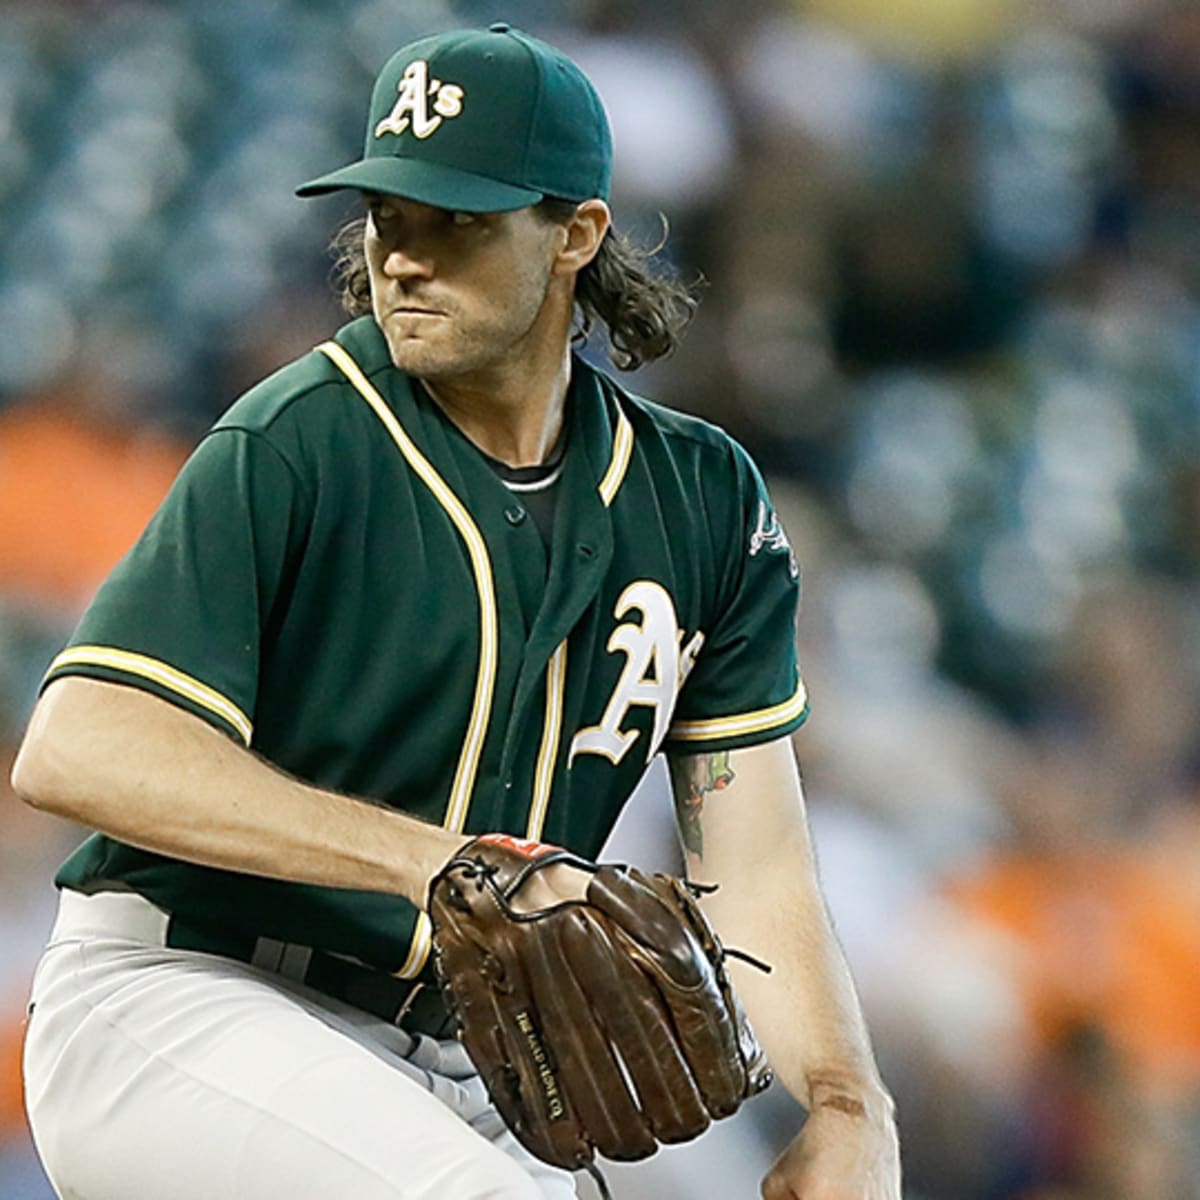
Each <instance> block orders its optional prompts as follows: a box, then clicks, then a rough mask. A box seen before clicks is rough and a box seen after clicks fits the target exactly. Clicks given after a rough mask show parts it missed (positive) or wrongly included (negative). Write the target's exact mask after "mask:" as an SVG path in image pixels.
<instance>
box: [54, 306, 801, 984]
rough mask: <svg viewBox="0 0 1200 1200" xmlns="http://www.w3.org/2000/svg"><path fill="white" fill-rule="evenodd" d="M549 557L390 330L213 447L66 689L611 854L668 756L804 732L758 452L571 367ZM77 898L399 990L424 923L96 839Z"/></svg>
mask: <svg viewBox="0 0 1200 1200" xmlns="http://www.w3.org/2000/svg"><path fill="white" fill-rule="evenodd" d="M568 401H569V402H568V417H567V428H566V435H565V436H566V438H567V442H566V454H565V458H564V463H563V469H562V476H561V480H560V482H559V484H558V485H557V486H558V487H559V489H560V491H559V494H558V497H557V506H556V511H555V518H554V525H553V530H552V536H551V538H550V543H549V546H547V544H546V542H545V541H544V540H543V538H542V537H541V535H540V534H539V532H538V530H537V529H536V527H535V524H534V522H533V521H532V520H531V519H528V512H527V509H526V506H525V505H524V503H522V501H521V500H520V498H519V495H517V494H514V493H513V492H511V491H510V490H508V489H507V488H506V487H505V486H504V484H503V482H502V481H501V480H500V479H499V478H498V477H497V475H496V473H495V471H494V470H493V469H492V468H491V467H490V466H489V465H488V463H487V461H486V460H485V458H484V456H483V455H482V454H481V453H480V451H479V450H477V449H476V448H475V447H474V446H473V445H472V444H471V442H469V441H468V440H467V438H466V437H465V436H464V435H463V434H462V433H461V432H460V431H459V430H458V428H457V427H456V426H455V425H454V424H453V423H452V422H451V421H450V420H449V419H448V418H447V417H446V416H445V414H444V413H443V412H442V410H441V409H440V408H439V406H438V405H437V404H436V403H435V402H434V401H433V400H432V399H431V398H430V397H429V395H428V394H427V393H426V391H425V390H424V389H423V388H422V387H421V386H420V384H419V383H416V382H415V381H414V380H412V379H411V378H409V377H407V376H406V375H404V374H402V373H401V372H399V371H398V370H396V368H395V367H394V366H393V365H392V363H391V360H390V357H389V354H388V349H387V345H386V343H385V341H384V339H383V337H382V335H381V334H380V332H379V330H378V327H377V326H376V325H375V322H374V320H373V319H372V318H370V317H365V318H361V319H360V320H357V321H354V322H352V323H351V324H349V325H347V326H346V327H345V328H343V329H342V330H341V331H339V333H338V334H337V335H336V338H335V339H334V340H332V341H330V342H326V343H325V344H323V345H322V346H320V347H318V348H317V349H316V350H314V351H313V352H312V353H310V354H307V355H305V356H304V357H303V358H301V359H299V360H297V361H296V362H294V363H292V364H291V365H289V366H287V367H285V368H283V369H282V370H280V371H279V372H277V373H276V374H274V375H273V376H271V377H270V378H269V379H267V380H266V381H264V382H263V383H261V384H259V385H258V386H257V387H255V388H253V389H252V390H251V391H250V392H248V393H247V394H246V395H244V396H243V397H241V398H240V399H239V400H238V401H237V402H236V403H235V404H234V405H233V406H232V407H231V408H230V409H229V410H228V412H227V413H226V414H225V416H224V417H223V418H222V419H221V420H220V421H219V422H218V423H217V425H216V426H215V427H214V428H213V429H212V430H211V431H210V432H209V433H208V434H207V435H206V437H205V438H204V439H203V440H202V441H201V443H200V444H199V446H198V447H197V449H196V450H195V452H194V453H193V454H192V456H191V458H190V459H189V461H188V462H187V464H186V465H185V466H184V468H183V470H182V472H181V473H180V475H179V477H178V479H177V480H176V482H175V484H174V486H173V487H172V489H171V491H170V493H169V494H168V496H167V498H166V499H165V501H164V502H163V504H162V506H161V508H160V509H159V511H158V513H157V514H156V515H155V517H154V518H153V520H152V521H151V523H150V524H149V526H148V527H147V529H146V531H145V533H144V534H143V535H142V537H141V539H140V540H139V541H138V542H137V544H136V545H135V546H134V547H133V549H132V550H131V551H130V552H129V554H128V555H127V556H126V557H125V558H124V559H123V560H122V561H121V563H120V564H118V566H117V567H116V568H115V570H114V571H113V573H112V575H111V576H110V577H109V579H108V580H107V581H106V582H105V584H104V585H103V586H102V588H101V589H100V591H99V592H98V593H97V595H96V597H95V599H94V601H93V603H92V604H91V606H90V608H89V610H88V611H87V613H86V614H85V615H84V617H83V619H82V621H81V623H80V625H79V628H78V629H77V630H76V632H75V634H74V636H73V638H72V640H71V643H70V644H69V646H68V647H67V648H66V650H64V652H63V653H62V654H60V655H59V656H58V657H57V658H56V659H55V660H54V662H53V663H52V664H51V668H50V671H49V674H48V675H47V681H50V680H53V679H56V678H58V677H60V676H63V675H68V674H73V675H87V676H91V677H93V678H97V679H103V680H109V681H114V682H117V683H122V684H128V685H132V686H135V687H138V688H142V689H145V690H147V691H149V692H152V693H154V694H155V695H157V696H159V697H162V698H163V699H165V700H167V701H169V702H171V703H172V704H176V705H179V706H180V707H182V708H184V709H187V710H188V711H189V712H191V713H193V714H195V715H196V716H198V717H200V718H202V719H203V720H205V721H208V722H210V723H212V724H213V725H215V726H217V727H218V728H220V729H222V730H224V731H225V732H226V733H227V734H229V735H230V736H231V737H234V738H236V739H238V740H239V741H240V742H242V743H244V744H245V745H246V746H248V747H252V748H253V750H254V751H255V752H256V753H258V754H260V755H261V756H263V757H264V758H266V759H268V760H270V761H271V762H273V763H276V764H278V765H279V766H280V767H281V768H283V769H284V770H286V771H287V772H289V773H291V774H293V775H295V776H297V777H299V778H301V779H304V780H308V781H310V782H312V783H313V784H316V785H318V786H321V787H325V788H329V789H332V790H336V791H339V792H343V793H348V794H351V795H355V796H360V797H364V798H369V799H370V800H372V801H374V802H376V803H380V804H384V805H388V806H392V807H394V808H397V809H402V810H404V811H406V812H409V813H413V814H416V815H417V816H420V817H423V818H425V819H427V820H429V821H433V822H437V823H440V824H442V825H444V826H446V827H447V828H450V829H454V830H457V831H461V832H464V833H467V834H470V833H481V832H484V831H493V830H494V831H504V832H509V833H514V834H519V835H522V836H526V837H531V838H535V839H540V840H545V841H550V842H554V843H557V844H560V845H565V846H567V847H570V848H571V849H573V850H575V851H577V852H578V853H581V854H583V855H586V856H589V857H594V856H595V855H596V854H597V853H598V851H599V849H600V847H601V845H602V844H603V842H604V840H605V838H606V837H607V835H608V833H609V831H610V829H611V828H612V825H613V823H614V822H615V820H616V817H617V815H618V812H619V811H620V808H621V806H622V804H623V803H624V802H625V800H626V799H627V798H628V796H629V795H630V793H631V792H632V791H633V789H634V787H635V786H636V784H637V782H638V780H639V779H640V777H641V775H642V774H643V772H644V771H645V769H646V766H647V764H648V763H649V761H650V759H651V758H652V756H653V755H654V754H655V753H656V751H658V750H660V749H666V750H667V751H670V752H683V753H687V752H702V751H706V750H721V749H729V748H734V747H740V746H748V745H751V744H754V743H758V742H764V741H768V740H771V739H774V738H778V737H780V736H782V735H784V734H787V733H788V732H790V731H791V730H793V729H795V728H796V727H797V726H798V725H799V724H800V723H801V722H802V721H803V719H804V716H805V714H806V711H807V706H806V700H805V692H804V687H803V684H802V682H801V681H800V678H799V675H798V672H797V667H796V661H795V652H794V635H795V609H796V603H797V596H798V587H799V581H798V572H797V570H796V566H795V561H794V559H793V557H792V554H791V550H790V548H789V546H788V544H787V540H786V538H785V537H784V534H783V532H782V530H781V529H780V526H779V522H778V520H777V519H776V517H775V515H774V512H773V510H772V509H771V506H770V501H769V500H768V497H767V494H766V491H765V489H764V486H763V483H762V480H761V479H760V477H759V475H758V473H757V471H756V469H755V467H754V465H753V464H752V463H751V461H750V459H749V458H748V457H747V455H746V454H745V452H744V451H743V450H742V449H741V448H740V447H739V446H738V445H737V444H736V443H735V442H733V441H732V440H731V439H730V438H729V437H728V436H727V435H725V434H724V433H722V432H721V431H720V430H718V429H716V428H715V427H713V426H711V425H709V424H707V423H705V422H702V421H700V420H698V419H695V418H692V417H688V416H684V415H681V414H678V413H675V412H671V411H669V410H666V409H664V408H661V407H659V406H657V405H654V404H652V403H650V402H648V401H645V400H642V399H640V398H636V397H634V396H631V395H629V394H628V393H626V392H624V391H622V390H621V389H620V388H619V387H618V386H617V385H616V384H615V383H614V382H613V381H612V380H611V379H609V378H608V377H607V376H606V375H604V374H602V373H600V372H597V371H595V370H593V369H592V368H591V367H589V366H588V365H587V364H585V363H584V362H583V361H582V360H578V359H577V360H576V361H575V363H574V368H573V378H572V384H571V391H570V395H569V398H568ZM58 882H59V883H60V885H64V886H68V887H75V888H81V889H88V888H93V887H96V886H101V885H104V884H109V883H115V884H118V885H120V886H125V887H131V888H133V889H135V890H137V891H139V892H141V893H142V894H144V895H146V896H147V897H149V898H150V899H151V900H153V901H154V902H155V903H157V904H159V905H160V906H162V907H163V908H166V909H168V910H170V911H172V912H174V913H176V914H178V915H179V916H180V917H181V918H185V919H195V920H197V921H208V922H213V923H216V924H217V925H220V926H222V927H229V928H232V929H237V930H245V931H246V932H247V933H252V934H254V935H257V936H262V937H267V938H275V939H279V940H280V941H286V942H298V943H302V944H305V945H309V946H316V947H319V948H322V949H327V950H332V951H335V952H337V953H340V954H343V955H349V956H352V957H355V958H358V959H360V960H362V961H363V962H366V963H368V964H370V965H372V966H377V967H380V968H382V969H384V970H387V971H390V972H394V973H396V974H399V975H402V976H404V977H415V976H416V975H418V974H419V973H421V972H422V970H423V969H424V968H425V967H426V961H427V958H428V949H429V939H428V922H427V920H426V919H425V918H424V917H423V916H422V915H421V914H419V913H418V912H417V910H416V909H415V908H414V907H413V906H412V905H411V904H409V903H408V902H407V901H405V900H403V899H401V898H399V897H396V896H388V895H382V894H376V893H373V892H362V891H350V890H341V889H334V888H322V887H313V886H308V885H301V884H293V883H285V882H280V881H277V880H268V879H262V878H258V877H255V876H249V875H241V874H237V873H234V872H229V871H221V870H215V869H211V868H206V867H199V866H195V865H191V864H188V863H183V862H180V861H178V860H175V859H172V858H169V857H165V856H163V855H160V854H153V853H148V852H146V851H144V850H139V849H136V848H134V847H131V846H128V845H125V844H123V843H120V842H118V841H115V840H113V839H112V838H108V837H104V836H100V835H96V836H93V837H91V838H89V839H88V840H87V841H86V842H85V843H84V844H83V846H82V847H81V848H80V849H79V850H78V851H77V852H76V853H75V854H74V855H73V856H72V857H71V858H70V859H69V860H68V861H67V862H66V864H65V865H64V866H63V868H62V870H61V872H60V874H59V877H58Z"/></svg>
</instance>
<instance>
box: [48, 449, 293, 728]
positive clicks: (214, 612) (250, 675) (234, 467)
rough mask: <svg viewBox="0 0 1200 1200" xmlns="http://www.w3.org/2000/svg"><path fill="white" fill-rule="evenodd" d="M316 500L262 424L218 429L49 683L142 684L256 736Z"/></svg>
mask: <svg viewBox="0 0 1200 1200" xmlns="http://www.w3.org/2000/svg"><path fill="white" fill-rule="evenodd" d="M306 509H307V502H306V498H305V493H304V490H303V488H302V487H301V485H300V481H299V479H298V477H297V475H296V473H295V471H294V470H293V468H292V467H291V466H290V464H289V463H288V461H287V460H286V459H285V458H284V457H283V455H282V453H281V452H280V451H279V450H278V449H277V448H276V447H275V446H274V445H273V444H272V443H271V442H270V441H269V440H268V438H267V437H266V436H265V435H264V434H262V433H260V432H257V431H250V430H245V429H240V428H219V429H216V430H214V431H213V432H211V433H209V434H208V435H207V437H206V438H205V439H204V440H203V441H202V442H201V443H200V445H199V446H198V447H197V448H196V450H195V452H194V453H193V454H192V456H191V458H189V459H188V461H187V463H186V464H185V465H184V467H183V469H182V471H181V472H180V474H179V476H178V478H177V479H176V480H175V483H174V484H173V485H172V487H171V490H170V491H169V493H168V494H167V497H166V499H165V500H164V501H163V503H162V505H161V506H160V508H159V509H158V511H157V512H156V513H155V515H154V517H153V518H152V519H151V521H150V523H149V525H148V526H147V527H146V529H145V531H144V532H143V534H142V536H141V537H140V538H139V539H138V541H137V542H136V543H135V545H134V546H133V548H132V549H131V550H130V551H129V553H128V554H126V556H125V557H124V558H123V559H122V560H121V561H120V562H119V563H118V564H117V566H116V567H115V568H114V569H113V571H112V573H111V574H110V575H109V577H108V579H107V580H105V582H104V583H103V584H102V585H101V587H100V589H99V591H98V592H97V593H96V596H95V598H94V599H93V601H92V603H91V605H90V606H89V608H88V610H87V611H86V612H85V614H84V616H83V618H82V620H81V621H80V623H79V626H78V628H77V629H76V630H75V633H74V634H73V636H72V638H71V640H70V642H69V643H68V645H67V647H66V649H65V650H63V652H62V653H61V654H59V655H58V656H57V658H55V659H54V661H53V662H52V663H51V664H50V668H49V671H48V672H47V675H46V679H45V681H44V683H43V686H45V684H48V683H49V682H51V681H52V680H54V679H57V678H59V677H61V676H64V675H86V676H90V677H92V678H95V679H103V680H107V681H110V682H115V683H122V684H128V685H132V686H134V687H138V688H141V689H143V690H145V691H148V692H152V693H153V694H155V695H157V696H159V697H161V698H163V699H164V700H168V701H170V702H171V703H173V704H176V705H178V706H180V707H181V708H184V709H186V710H188V711H189V712H191V713H194V714H195V715H196V716H199V717H201V718H203V719H204V720H206V721H208V722H210V723H211V724H213V725H215V726H217V727H218V728H220V729H222V730H224V731H225V732H226V733H228V734H230V735H232V736H234V737H236V738H238V739H239V740H240V741H242V742H244V743H245V744H246V745H250V744H251V742H252V741H253V733H254V724H253V717H254V709H255V699H256V695H257V691H258V674H259V661H260V651H261V648H262V642H263V638H264V630H265V629H267V628H268V626H269V622H270V619H271V613H272V610H273V608H274V607H275V605H276V603H277V601H278V599H279V596H280V592H281V589H282V588H283V587H284V586H285V584H286V578H287V576H288V571H289V558H290V557H291V556H292V555H294V554H295V553H296V552H297V547H298V546H300V545H301V544H302V530H303V528H304V526H305V522H306V519H307V518H306Z"/></svg>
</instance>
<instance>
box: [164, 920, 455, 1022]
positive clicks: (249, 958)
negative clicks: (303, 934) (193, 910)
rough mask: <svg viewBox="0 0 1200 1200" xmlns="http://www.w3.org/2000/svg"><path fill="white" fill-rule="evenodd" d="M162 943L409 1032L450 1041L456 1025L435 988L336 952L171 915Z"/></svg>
mask: <svg viewBox="0 0 1200 1200" xmlns="http://www.w3.org/2000/svg"><path fill="white" fill-rule="evenodd" d="M165 944H166V945H167V946H170V947H173V948H174V949H177V950H198V951H201V952H202V953H205V954H219V955H223V956H224V957H226V958H233V959H237V960H238V961H239V962H245V963H250V964H252V965H253V966H257V967H259V968H261V969H264V970H267V971H271V972H273V973H275V974H277V975H281V976H283V977H284V978H287V979H291V980H292V981H293V982H296V983H302V984H304V985H305V986H306V987H310V988H312V989H313V990H314V991H316V992H320V993H321V994H322V995H325V996H330V997H332V998H333V999H335V1000H340V1001H341V1002H342V1003H343V1004H349V1005H351V1006H352V1007H354V1008H359V1009H362V1010H363V1011H364V1012H369V1013H371V1014H372V1015H373V1016H376V1017H380V1018H381V1019H382V1020H384V1021H388V1022H390V1023H391V1024H393V1025H399V1026H400V1028H401V1029H404V1030H406V1031H407V1032H409V1033H426V1034H429V1035H430V1036H431V1037H437V1038H445V1037H453V1036H454V1032H455V1026H454V1021H453V1019H452V1018H451V1016H450V1014H449V1011H448V1010H447V1008H446V1005H445V1002H444V1001H443V999H442V996H441V992H440V990H439V989H438V987H437V986H436V985H430V984H427V983H425V982H423V981H422V980H419V979H401V978H400V977H399V976H397V975H389V974H388V973H387V972H386V971H380V970H376V969H375V968H372V967H368V966H365V965H364V964H362V963H358V962H354V961H352V960H350V959H346V958H342V957H340V956H339V955H336V954H330V953H328V952H327V951H324V950H319V949H316V948H315V947H311V946H300V945H296V944H295V943H292V942H279V941H274V940H273V939H270V938H263V937H256V936H255V935H254V934H250V933H242V932H241V931H239V930H233V929H230V928H228V927H225V926H219V925H216V924H215V923H212V922H208V921H194V920H189V919H187V918H185V917H183V916H181V915H180V914H178V913H172V914H171V915H170V921H169V923H168V925H167V933H166V939H165Z"/></svg>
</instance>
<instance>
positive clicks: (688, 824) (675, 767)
mask: <svg viewBox="0 0 1200 1200" xmlns="http://www.w3.org/2000/svg"><path fill="white" fill-rule="evenodd" d="M671 777H672V780H673V782H674V785H675V786H674V792H675V818H676V822H677V824H678V826H679V837H680V840H681V841H682V842H683V846H684V849H685V850H687V851H689V852H690V853H691V854H694V855H696V857H697V858H702V857H703V856H704V835H703V832H702V830H701V827H700V814H701V812H702V811H703V809H704V799H705V797H706V796H707V795H708V794H709V793H710V792H719V791H721V790H722V789H723V788H727V787H728V786H729V785H730V784H731V783H732V782H733V780H734V778H735V776H734V773H733V768H732V767H730V765H729V751H728V750H718V751H717V752H716V753H715V754H693V755H689V756H688V757H687V758H680V759H672V760H671Z"/></svg>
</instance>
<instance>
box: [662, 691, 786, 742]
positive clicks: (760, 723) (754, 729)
mask: <svg viewBox="0 0 1200 1200" xmlns="http://www.w3.org/2000/svg"><path fill="white" fill-rule="evenodd" d="M807 707H808V690H807V689H806V688H805V686H804V680H803V679H802V680H800V685H799V687H797V688H796V692H795V695H793V696H792V698H791V699H790V700H785V701H784V702H783V703H782V704H774V705H772V706H771V707H770V708H759V709H756V710H755V711H754V712H748V713H739V714H738V715H736V716H732V717H713V718H711V719H709V720H705V721H677V722H676V723H675V724H674V725H672V726H671V729H670V732H669V733H668V734H667V737H668V739H669V740H671V741H676V742H706V741H711V740H713V739H715V738H725V737H740V736H741V735H742V734H746V733H762V732H763V731H764V730H767V729H771V728H773V727H774V726H776V725H786V724H787V723H788V722H789V721H791V720H793V719H794V718H796V717H798V716H799V715H800V714H801V713H802V712H803V711H804V710H805V708H807Z"/></svg>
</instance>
